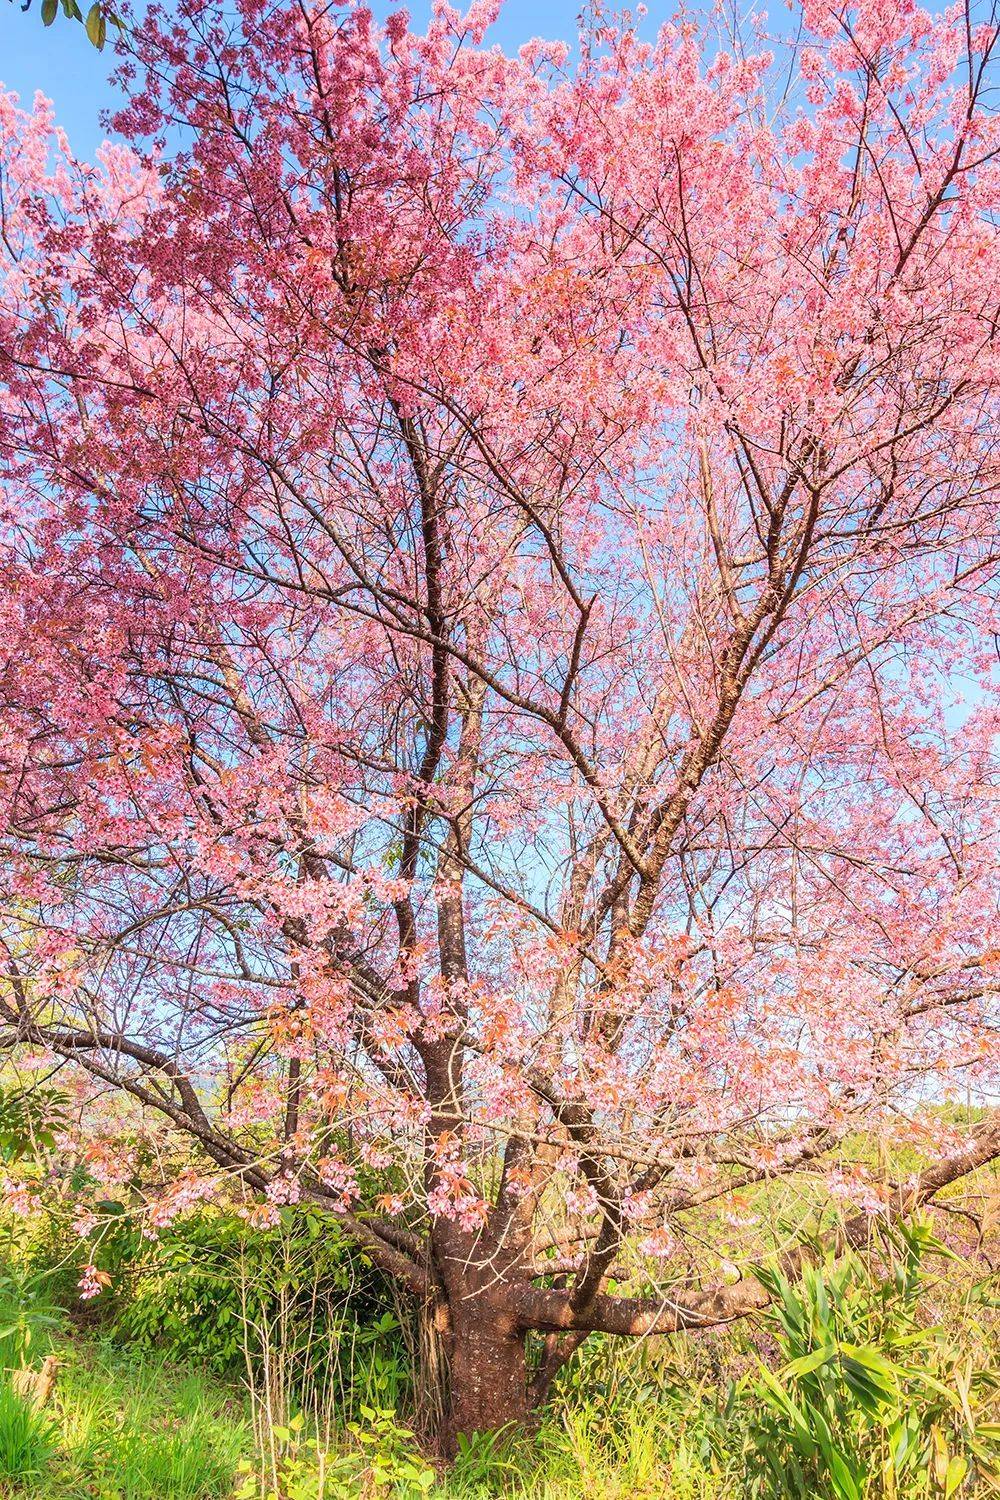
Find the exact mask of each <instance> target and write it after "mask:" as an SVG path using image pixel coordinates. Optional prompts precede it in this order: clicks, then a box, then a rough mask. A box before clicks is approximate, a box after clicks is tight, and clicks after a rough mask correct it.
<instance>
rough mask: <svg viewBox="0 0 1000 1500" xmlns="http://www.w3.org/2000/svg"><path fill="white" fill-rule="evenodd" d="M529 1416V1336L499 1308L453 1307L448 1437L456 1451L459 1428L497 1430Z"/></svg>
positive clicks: (524, 1420)
mask: <svg viewBox="0 0 1000 1500" xmlns="http://www.w3.org/2000/svg"><path fill="white" fill-rule="evenodd" d="M527 1418H528V1367H527V1356H526V1351H525V1336H524V1333H523V1332H522V1331H520V1330H519V1329H517V1328H516V1327H515V1326H514V1325H513V1324H512V1323H510V1322H509V1321H507V1320H505V1319H503V1317H502V1316H498V1313H497V1310H496V1308H492V1307H489V1306H484V1307H480V1308H469V1307H466V1308H463V1309H462V1310H461V1312H460V1313H459V1315H458V1316H457V1317H456V1316H455V1315H454V1311H453V1323H452V1342H451V1371H450V1400H449V1410H448V1424H447V1431H446V1441H447V1445H448V1448H449V1451H450V1452H451V1453H454V1452H455V1450H456V1447H457V1443H458V1436H459V1433H463V1434H465V1435H466V1436H469V1435H471V1434H472V1433H474V1432H495V1431H497V1430H498V1429H499V1428H501V1427H506V1426H508V1425H511V1424H516V1425H517V1426H519V1427H520V1426H522V1425H523V1424H524V1423H525V1422H526V1421H527Z"/></svg>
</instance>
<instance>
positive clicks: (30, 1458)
mask: <svg viewBox="0 0 1000 1500" xmlns="http://www.w3.org/2000/svg"><path fill="white" fill-rule="evenodd" d="M52 1343H53V1348H54V1350H55V1352H56V1353H57V1355H58V1357H59V1358H60V1360H61V1364H60V1368H59V1371H58V1377H57V1381H56V1388H55V1392H54V1395H53V1398H52V1401H51V1404H50V1406H49V1407H47V1408H46V1411H45V1412H44V1413H43V1414H42V1415H43V1418H44V1419H46V1420H47V1421H48V1424H49V1440H48V1442H47V1444H45V1445H44V1451H42V1448H40V1447H39V1446H38V1445H37V1444H36V1446H35V1448H34V1449H32V1448H31V1447H30V1446H26V1447H25V1448H24V1458H23V1461H22V1462H20V1463H19V1464H8V1465H6V1467H5V1469H4V1473H5V1475H6V1478H7V1488H8V1493H10V1494H12V1495H16V1494H18V1493H19V1492H20V1493H24V1494H30V1495H31V1496H32V1497H33V1500H35V1497H37V1500H57V1497H58V1500H228V1497H229V1496H230V1495H231V1494H232V1492H233V1487H234V1476H235V1473H236V1467H237V1464H238V1462H239V1460H240V1458H241V1457H242V1456H243V1455H244V1454H246V1453H247V1452H248V1451H249V1450H250V1449H251V1447H252V1440H251V1434H250V1425H249V1421H248V1418H247V1413H246V1410H245V1407H244V1404H243V1401H242V1399H241V1397H240V1394H239V1393H238V1392H236V1391H233V1390H230V1389H229V1388H228V1387H226V1386H224V1385H221V1384H220V1383H219V1382H217V1381H212V1380H209V1379H206V1378H205V1377H203V1376H201V1375H199V1374H198V1373H197V1372H194V1371H190V1370H183V1369H178V1368H175V1367H173V1366H172V1365H170V1364H168V1363H166V1362H164V1361H162V1360H159V1359H156V1358H155V1357H149V1356H145V1357H143V1358H136V1357H134V1356H132V1355H130V1354H129V1352H128V1351H123V1350H120V1349H116V1348H115V1347H114V1346H113V1345H111V1344H109V1343H107V1342H102V1341H92V1340H89V1339H70V1338H66V1337H62V1338H58V1339H56V1340H53V1341H52ZM0 1390H2V1387H0ZM22 1404H23V1403H22ZM3 1440H4V1407H3V1402H2V1399H0V1463H3V1462H4V1460H5V1458H6V1453H5V1451H4V1448H3Z"/></svg>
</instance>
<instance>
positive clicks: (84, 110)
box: [0, 0, 674, 159]
mask: <svg viewBox="0 0 1000 1500" xmlns="http://www.w3.org/2000/svg"><path fill="white" fill-rule="evenodd" d="M453 3H454V4H455V5H456V8H458V9H462V8H463V5H462V0H453ZM661 6H662V13H663V14H664V15H665V14H667V13H668V11H673V9H674V6H673V5H669V6H668V5H666V4H663V0H660V5H658V4H657V0H650V3H649V8H650V12H651V16H655V15H656V12H657V10H658V9H660V8H661ZM40 7H41V0H32V5H31V9H30V10H29V11H28V12H27V14H23V13H22V11H21V0H13V3H11V0H0V82H2V83H3V84H4V85H5V86H6V87H7V88H9V89H14V90H15V91H16V92H17V93H18V94H20V95H21V98H22V100H23V101H24V102H25V103H29V102H30V100H31V98H32V97H33V95H34V93H35V90H36V89H41V90H42V92H43V93H44V94H47V95H48V97H49V98H50V99H52V100H53V101H54V103H55V106H56V118H57V120H58V122H59V124H60V125H62V126H63V127H64V129H65V130H66V131H67V133H68V134H69V138H70V141H71V143H72V146H73V150H74V152H75V153H76V155H77V156H79V157H81V158H84V159H86V158H87V157H90V156H92V155H93V152H94V148H95V147H96V146H97V145H98V144H99V142H100V141H101V140H102V139H103V137H104V132H103V131H102V130H101V128H100V124H99V116H100V113H101V110H102V109H106V108H107V107H108V106H109V105H113V104H114V102H115V101H114V94H113V91H112V89H111V88H110V86H109V84H108V82H107V75H108V73H109V71H110V69H111V66H112V62H113V54H112V52H111V50H110V47H109V48H108V50H106V51H105V52H104V53H103V54H102V53H99V52H95V51H94V49H93V47H91V46H90V44H89V43H88V42H87V40H86V37H85V36H84V34H83V29H82V27H80V26H78V25H77V24H76V23H75V22H71V21H67V20H66V19H65V17H64V16H63V15H62V13H61V12H60V14H59V15H58V16H57V17H56V20H55V22H54V24H53V25H52V26H51V27H48V28H45V27H43V25H42V20H41V15H40ZM388 8H389V7H388V6H386V5H379V4H376V6H375V9H377V10H386V9H388ZM408 8H409V9H410V11H411V13H412V14H413V16H414V18H415V20H419V19H420V17H421V16H422V15H423V14H425V12H426V9H427V6H426V4H425V3H423V0H411V4H410V5H409V7H408ZM581 8H582V0H543V3H541V4H539V3H538V0H534V3H533V0H506V4H505V5H504V10H503V14H502V16H501V18H500V21H499V22H498V24H497V25H496V27H495V28H494V29H493V30H492V31H491V33H490V40H493V41H497V42H499V43H500V44H501V45H502V46H503V47H504V48H505V49H506V50H507V51H511V50H513V49H514V48H516V47H519V46H520V45H521V43H522V42H526V41H528V40H529V38H531V37H533V36H545V37H560V38H563V39H565V40H567V41H572V40H573V39H574V38H575V36H576V33H577V30H578V26H577V16H578V14H579V12H580V10H581ZM83 9H86V6H83Z"/></svg>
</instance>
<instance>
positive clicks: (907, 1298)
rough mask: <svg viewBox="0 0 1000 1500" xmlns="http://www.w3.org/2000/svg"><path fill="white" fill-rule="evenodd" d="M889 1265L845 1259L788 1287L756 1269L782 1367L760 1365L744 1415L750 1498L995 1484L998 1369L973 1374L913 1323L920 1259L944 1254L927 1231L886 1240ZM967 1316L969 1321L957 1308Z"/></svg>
mask: <svg viewBox="0 0 1000 1500" xmlns="http://www.w3.org/2000/svg"><path fill="white" fill-rule="evenodd" d="M885 1247H886V1251H887V1254H888V1261H889V1265H888V1271H887V1273H886V1274H885V1275H884V1276H881V1277H878V1276H873V1275H872V1274H871V1270H870V1267H869V1266H868V1265H867V1264H866V1263H865V1261H864V1260H862V1258H861V1257H860V1256H858V1255H856V1254H848V1255H845V1256H843V1257H841V1258H840V1259H839V1260H837V1261H832V1260H827V1261H826V1262H825V1263H824V1264H822V1265H819V1266H810V1267H807V1268H806V1270H805V1271H804V1273H803V1275H802V1278H801V1280H800V1281H799V1282H797V1283H795V1284H793V1283H791V1282H789V1281H788V1280H787V1279H786V1278H785V1277H783V1276H780V1275H777V1274H766V1273H763V1272H761V1273H758V1274H759V1275H760V1279H761V1281H762V1282H763V1283H764V1285H765V1286H766V1287H767V1289H768V1291H770V1292H771V1294H772V1297H773V1299H774V1301H773V1304H772V1310H771V1312H770V1313H769V1314H768V1316H767V1320H766V1321H767V1323H768V1325H769V1326H770V1329H771V1331H772V1332H773V1335H774V1337H775V1340H776V1343H777V1346H778V1350H779V1354H780V1356H781V1358H782V1360H783V1364H782V1366H781V1368H780V1369H778V1370H777V1371H772V1370H770V1369H769V1368H768V1367H767V1365H765V1364H764V1363H761V1364H760V1368H759V1375H758V1377H757V1378H756V1380H754V1381H752V1382H750V1383H749V1384H748V1386H747V1389H746V1391H745V1393H744V1400H745V1401H746V1400H749V1401H750V1402H751V1403H752V1402H754V1401H756V1402H758V1403H759V1414H758V1415H756V1416H754V1415H753V1413H752V1410H751V1417H750V1423H749V1426H748V1429H747V1431H748V1438H749V1442H748V1458H749V1461H750V1465H749V1466H750V1474H751V1476H752V1487H751V1493H752V1494H754V1495H760V1496H767V1497H781V1500H784V1497H789V1496H794V1497H797V1500H868V1497H879V1500H882V1497H885V1500H897V1497H898V1500H903V1497H906V1500H909V1497H914V1500H917V1497H921V1500H922V1497H925V1496H936V1497H941V1500H951V1497H952V1496H954V1495H957V1494H959V1493H960V1492H961V1491H963V1489H964V1487H965V1486H966V1484H967V1483H968V1484H969V1485H970V1486H971V1484H972V1482H973V1481H975V1480H981V1481H984V1482H989V1483H991V1484H992V1483H994V1482H1000V1467H998V1464H997V1458H998V1452H1000V1450H998V1447H997V1439H998V1438H1000V1425H998V1423H997V1418H998V1417H1000V1412H998V1411H997V1394H998V1391H1000V1372H998V1371H997V1370H995V1369H977V1368H976V1367H975V1365H974V1363H973V1360H972V1359H971V1357H969V1356H967V1355H966V1353H965V1351H964V1350H963V1349H962V1348H960V1347H959V1346H958V1345H957V1344H956V1342H955V1340H954V1338H949V1336H948V1334H947V1333H946V1331H945V1330H944V1329H943V1328H942V1327H940V1326H927V1325H926V1324H925V1323H924V1321H923V1320H922V1316H921V1298H922V1294H923V1293H924V1292H925V1290H926V1278H925V1274H924V1268H923V1262H924V1258H925V1256H926V1254H927V1253H928V1251H936V1252H938V1253H942V1252H943V1247H942V1246H941V1245H940V1244H938V1243H937V1242H936V1241H934V1240H933V1238H932V1236H931V1234H930V1232H929V1230H928V1228H927V1227H926V1226H925V1225H920V1224H915V1225H911V1226H909V1227H903V1228H900V1229H898V1230H896V1231H895V1232H894V1233H893V1234H892V1235H891V1236H890V1235H889V1234H888V1232H886V1236H885ZM966 1316H967V1317H968V1316H970V1313H969V1310H968V1309H966Z"/></svg>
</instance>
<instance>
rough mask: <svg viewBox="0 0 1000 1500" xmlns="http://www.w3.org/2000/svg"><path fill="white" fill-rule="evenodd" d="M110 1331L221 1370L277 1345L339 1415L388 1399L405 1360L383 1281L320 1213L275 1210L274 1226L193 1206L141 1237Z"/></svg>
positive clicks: (404, 1373) (396, 1390) (391, 1401)
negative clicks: (336, 1400)
mask: <svg viewBox="0 0 1000 1500" xmlns="http://www.w3.org/2000/svg"><path fill="white" fill-rule="evenodd" d="M141 1253H142V1258H141V1261H140V1262H139V1263H138V1265H137V1268H136V1269H135V1271H134V1273H133V1275H132V1277H131V1284H130V1288H129V1293H128V1297H127V1300H126V1301H125V1302H124V1304H123V1305H122V1307H121V1309H120V1312H119V1314H118V1317H117V1321H116V1324H115V1333H116V1335H117V1336H118V1337H120V1338H122V1339H125V1340H128V1341H129V1342H131V1343H133V1344H135V1345H137V1346H138V1347H140V1348H162V1349H168V1350H169V1351H170V1352H171V1354H172V1356H173V1357H175V1358H179V1359H190V1360H193V1361H197V1363H198V1364H199V1365H201V1366H204V1367H207V1368H209V1369H211V1370H213V1371H215V1372H217V1373H218V1374H221V1375H233V1374H237V1373H243V1372H244V1371H245V1369H246V1365H247V1362H248V1361H249V1363H250V1364H251V1365H258V1366H259V1365H260V1364H261V1362H262V1361H264V1360H265V1359H266V1358H267V1357H268V1355H269V1354H271V1353H273V1352H274V1351H275V1350H276V1349H277V1348H280V1351H281V1357H282V1359H283V1361H284V1362H285V1366H286V1369H287V1367H288V1365H289V1364H290V1365H291V1366H292V1367H296V1366H297V1367H298V1370H299V1373H300V1374H301V1375H302V1376H303V1377H306V1376H307V1377H308V1380H309V1381H310V1382H311V1383H312V1384H313V1386H314V1387H317V1388H318V1387H321V1386H323V1385H329V1384H330V1383H331V1382H334V1383H336V1385H337V1388H338V1392H339V1396H340V1402H341V1404H342V1406H343V1407H344V1408H345V1415H349V1414H350V1413H351V1410H352V1409H353V1407H354V1406H356V1405H357V1403H358V1401H361V1400H364V1401H368V1402H371V1401H375V1402H376V1404H377V1405H379V1406H388V1405H396V1404H398V1403H399V1402H401V1401H402V1400H403V1399H404V1398H405V1395H406V1385H407V1381H408V1370H409V1363H408V1360H407V1357H406V1351H405V1347H404V1344H403V1340H402V1330H401V1328H400V1325H399V1323H398V1321H397V1319H396V1318H395V1317H394V1316H393V1315H392V1314H391V1313H389V1312H387V1311H386V1309H387V1306H391V1305H392V1302H391V1291H390V1288H389V1287H388V1285H387V1284H386V1282H385V1280H384V1278H383V1277H382V1276H381V1274H380V1273H379V1272H378V1271H377V1270H376V1269H375V1268H374V1267H373V1266H372V1265H371V1264H370V1262H369V1261H368V1260H367V1259H366V1258H365V1257H364V1256H363V1255H362V1254H361V1253H360V1252H359V1251H357V1250H356V1249H355V1248H354V1247H353V1246H352V1245H351V1244H350V1242H349V1241H348V1240H347V1239H345V1238H344V1236H342V1235H341V1234H340V1233H339V1232H338V1230H337V1228H336V1226H335V1225H333V1224H331V1221H330V1219H329V1217H328V1216H324V1215H321V1214H319V1213H313V1212H311V1211H309V1210H296V1211H294V1212H293V1211H291V1210H288V1211H283V1215H282V1222H281V1223H280V1224H279V1225H277V1226H276V1227H275V1228H273V1229H256V1228H252V1227H251V1226H249V1225H248V1224H247V1223H246V1222H245V1221H244V1220H243V1219H241V1218H238V1217H236V1216H235V1215H225V1214H213V1213H209V1212H206V1213H202V1214H198V1215H195V1216H193V1217H191V1218H188V1219H186V1220H184V1221H182V1222H179V1223H178V1224H176V1225H175V1226H173V1228H171V1229H170V1230H169V1231H168V1232H165V1233H164V1234H163V1236H162V1238H161V1239H160V1240H158V1241H156V1242H154V1243H152V1244H150V1243H149V1242H146V1244H145V1246H144V1248H143V1250H142V1252H141Z"/></svg>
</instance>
